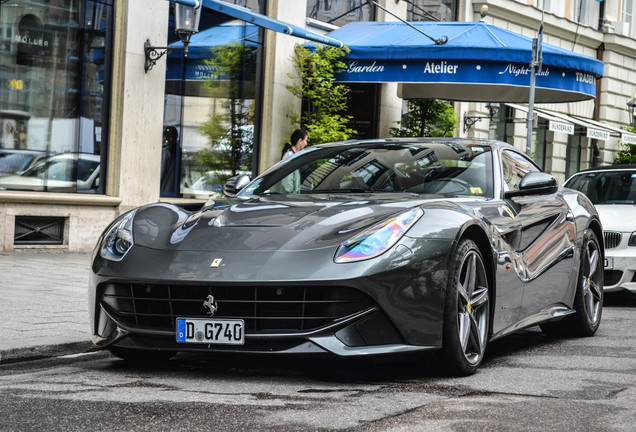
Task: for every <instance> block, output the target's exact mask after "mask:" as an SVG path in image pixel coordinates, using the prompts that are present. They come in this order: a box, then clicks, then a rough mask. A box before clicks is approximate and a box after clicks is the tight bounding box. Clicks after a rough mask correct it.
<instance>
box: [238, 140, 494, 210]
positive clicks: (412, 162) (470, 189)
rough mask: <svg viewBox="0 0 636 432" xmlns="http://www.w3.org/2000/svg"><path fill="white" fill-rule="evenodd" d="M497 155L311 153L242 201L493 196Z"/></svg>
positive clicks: (448, 149)
mask: <svg viewBox="0 0 636 432" xmlns="http://www.w3.org/2000/svg"><path fill="white" fill-rule="evenodd" d="M492 178H493V175H492V157H491V149H490V147H488V146H485V145H471V144H466V145H464V144H461V145H460V144H458V143H457V142H454V141H440V142H424V143H422V142H419V143H411V142H399V143H395V142H393V143H387V142H376V143H371V144H366V143H365V144H355V143H354V144H343V145H337V146H324V147H320V146H318V147H310V148H308V149H306V150H303V151H302V152H299V153H298V154H296V155H295V156H293V157H292V158H290V159H288V160H286V161H284V162H281V163H278V164H277V165H275V166H274V167H272V168H271V169H270V170H268V171H267V172H265V173H264V174H263V175H262V176H260V177H258V178H257V179H256V180H254V181H253V182H252V183H251V184H250V185H248V187H246V188H245V189H244V190H243V191H242V192H241V193H240V194H239V196H254V195H267V194H309V193H313V194H315V193H360V192H366V193H370V192H410V193H416V194H443V195H480V196H488V197H491V196H492V190H493V187H492V183H493V181H492Z"/></svg>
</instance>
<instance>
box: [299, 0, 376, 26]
mask: <svg viewBox="0 0 636 432" xmlns="http://www.w3.org/2000/svg"><path fill="white" fill-rule="evenodd" d="M374 11H375V8H374V7H373V3H371V2H370V1H368V0H307V16H308V17H309V18H312V19H315V20H318V21H322V22H326V23H329V24H333V25H335V26H338V27H342V26H343V25H345V24H347V23H350V22H356V21H373V20H374V19H375V15H374Z"/></svg>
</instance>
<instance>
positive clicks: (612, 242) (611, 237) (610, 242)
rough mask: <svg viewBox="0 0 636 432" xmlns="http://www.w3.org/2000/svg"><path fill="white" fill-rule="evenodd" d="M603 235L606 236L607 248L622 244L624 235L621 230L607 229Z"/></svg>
mask: <svg viewBox="0 0 636 432" xmlns="http://www.w3.org/2000/svg"><path fill="white" fill-rule="evenodd" d="M603 236H604V237H605V249H611V248H615V247H617V246H618V245H619V244H621V238H622V236H623V235H622V234H621V233H619V232H613V231H605V232H604V233H603Z"/></svg>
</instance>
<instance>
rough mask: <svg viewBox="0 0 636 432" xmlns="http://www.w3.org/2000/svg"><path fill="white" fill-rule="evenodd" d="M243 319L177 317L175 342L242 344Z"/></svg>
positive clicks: (243, 336)
mask: <svg viewBox="0 0 636 432" xmlns="http://www.w3.org/2000/svg"><path fill="white" fill-rule="evenodd" d="M244 327H245V323H244V322H243V320H233V319H209V318H177V342H183V343H201V344H223V345H243V344H245V332H244Z"/></svg>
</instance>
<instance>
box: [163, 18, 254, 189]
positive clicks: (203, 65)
mask: <svg viewBox="0 0 636 432" xmlns="http://www.w3.org/2000/svg"><path fill="white" fill-rule="evenodd" d="M256 11H258V10H255V12H256ZM206 18H207V17H206V15H202V22H205V21H206ZM217 18H218V17H217ZM211 21H214V20H211ZM216 22H217V25H215V26H213V27H210V28H207V29H200V30H199V32H198V33H195V34H194V35H193V36H192V38H191V41H190V45H189V47H188V56H187V57H184V55H183V51H177V50H174V51H173V52H172V53H171V54H169V55H168V61H167V70H166V97H165V104H164V134H163V137H164V139H163V147H162V165H161V196H163V197H177V196H181V197H184V198H200V199H207V198H210V197H220V196H223V193H222V190H223V184H224V183H225V181H226V180H227V179H228V178H230V177H232V176H234V175H237V174H247V175H251V174H252V171H253V161H254V152H255V151H256V149H255V148H254V143H255V141H256V140H255V138H256V137H255V127H254V123H255V119H256V116H257V114H258V113H257V111H258V110H257V106H258V103H257V99H258V85H257V78H256V77H257V75H258V74H257V69H258V66H257V58H258V56H259V51H260V49H261V46H262V41H261V33H262V31H260V30H259V27H257V26H254V25H252V24H249V23H246V22H244V21H240V20H233V21H228V20H227V18H226V19H225V22H221V23H218V20H216ZM168 34H169V35H171V34H173V31H172V30H171V29H169V32H168ZM169 43H174V40H169Z"/></svg>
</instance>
